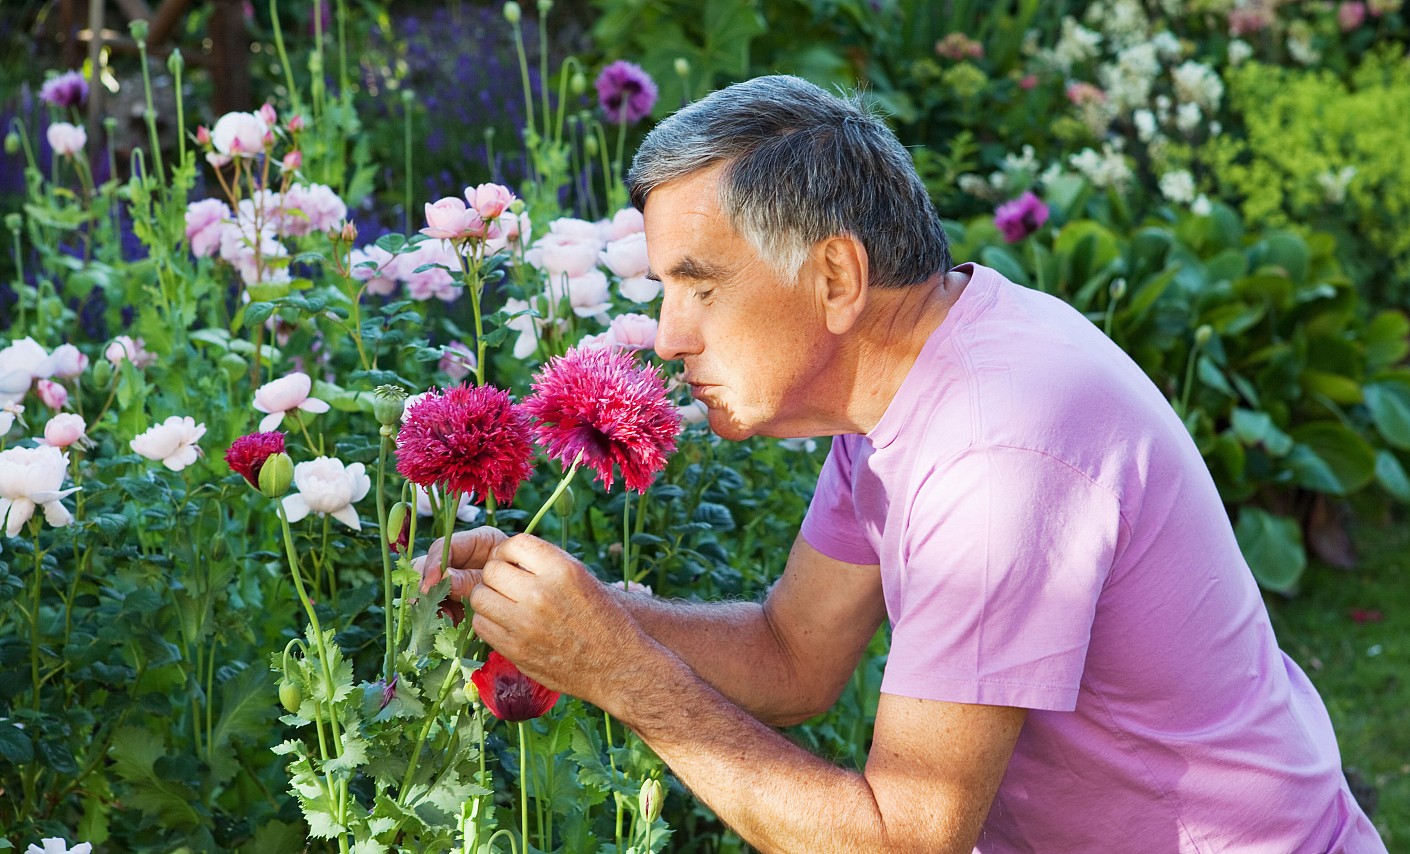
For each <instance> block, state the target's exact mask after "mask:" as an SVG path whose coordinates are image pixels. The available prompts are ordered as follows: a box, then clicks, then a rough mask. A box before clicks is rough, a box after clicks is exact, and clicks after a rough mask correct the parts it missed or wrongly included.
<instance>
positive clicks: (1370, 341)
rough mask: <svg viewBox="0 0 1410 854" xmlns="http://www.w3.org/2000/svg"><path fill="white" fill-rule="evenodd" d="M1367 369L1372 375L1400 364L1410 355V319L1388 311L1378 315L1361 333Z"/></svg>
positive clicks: (1399, 313) (1398, 312)
mask: <svg viewBox="0 0 1410 854" xmlns="http://www.w3.org/2000/svg"><path fill="white" fill-rule="evenodd" d="M1361 340H1362V342H1363V343H1364V345H1365V347H1366V369H1367V370H1368V371H1371V372H1372V373H1374V372H1376V371H1380V370H1383V369H1385V368H1388V367H1390V366H1391V365H1395V364H1399V363H1400V361H1401V360H1402V359H1404V358H1405V357H1406V356H1407V355H1410V317H1406V316H1405V313H1404V312H1401V311H1393V310H1387V311H1383V312H1381V313H1380V314H1377V315H1376V316H1375V318H1373V319H1372V320H1371V322H1370V323H1368V324H1366V328H1365V329H1364V330H1363V331H1362V333H1361Z"/></svg>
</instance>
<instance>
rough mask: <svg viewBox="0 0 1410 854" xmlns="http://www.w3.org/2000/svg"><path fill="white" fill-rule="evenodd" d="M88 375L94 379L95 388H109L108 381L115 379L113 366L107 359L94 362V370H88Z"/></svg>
mask: <svg viewBox="0 0 1410 854" xmlns="http://www.w3.org/2000/svg"><path fill="white" fill-rule="evenodd" d="M88 376H89V377H90V378H92V380H93V387H94V388H107V387H108V383H110V382H112V381H113V366H112V365H111V364H109V362H108V360H107V359H102V360H100V361H97V362H94V363H93V370H91V371H89V372H88Z"/></svg>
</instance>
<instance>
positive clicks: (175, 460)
mask: <svg viewBox="0 0 1410 854" xmlns="http://www.w3.org/2000/svg"><path fill="white" fill-rule="evenodd" d="M204 435H206V425H204V424H197V423H196V419H194V418H192V417H191V416H189V415H187V416H185V417H182V416H180V415H173V416H171V417H170V418H168V419H167V420H165V421H163V422H162V423H160V424H157V425H155V426H153V427H150V428H148V429H147V430H146V431H145V432H143V433H141V434H139V435H138V436H136V437H134V438H133V440H132V441H131V442H129V443H128V445H129V446H130V447H131V448H132V451H133V453H136V454H139V455H141V456H144V457H146V458H147V459H149V460H155V461H157V462H159V463H161V464H162V465H164V466H166V467H167V468H169V469H171V470H172V471H181V470H182V469H184V468H186V467H187V466H189V465H191V464H192V463H194V462H195V461H196V457H198V456H200V455H201V448H200V446H199V445H197V444H196V442H198V441H200V438H201V437H202V436H204Z"/></svg>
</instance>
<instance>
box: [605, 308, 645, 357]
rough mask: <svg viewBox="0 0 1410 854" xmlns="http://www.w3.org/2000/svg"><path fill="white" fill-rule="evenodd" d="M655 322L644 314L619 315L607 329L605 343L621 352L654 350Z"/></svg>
mask: <svg viewBox="0 0 1410 854" xmlns="http://www.w3.org/2000/svg"><path fill="white" fill-rule="evenodd" d="M656 326H657V324H656V320H655V319H654V318H651V317H648V316H646V315H644V314H619V315H617V316H616V317H614V318H612V323H611V325H609V326H608V327H607V341H608V343H609V344H610V345H611V346H614V347H621V348H622V349H623V350H654V349H655V348H656Z"/></svg>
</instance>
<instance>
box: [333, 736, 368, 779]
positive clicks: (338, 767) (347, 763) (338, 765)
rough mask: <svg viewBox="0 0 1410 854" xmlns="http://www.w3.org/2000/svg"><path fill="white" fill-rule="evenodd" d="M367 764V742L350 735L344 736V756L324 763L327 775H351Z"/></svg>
mask: <svg viewBox="0 0 1410 854" xmlns="http://www.w3.org/2000/svg"><path fill="white" fill-rule="evenodd" d="M366 763H367V740H366V739H364V738H361V737H360V736H356V735H352V734H350V733H344V734H343V755H342V756H337V757H334V758H332V759H329V760H328V761H327V762H324V763H323V771H324V773H327V774H349V775H350V774H351V773H352V772H353V771H354V770H355V769H357V768H358V767H359V766H361V765H364V764H366Z"/></svg>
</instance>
